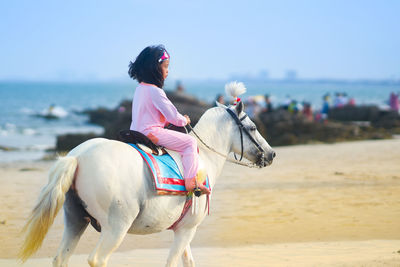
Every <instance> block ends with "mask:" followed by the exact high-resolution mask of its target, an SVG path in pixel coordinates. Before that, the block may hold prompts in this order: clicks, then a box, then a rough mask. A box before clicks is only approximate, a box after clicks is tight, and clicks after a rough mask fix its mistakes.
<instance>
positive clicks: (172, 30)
mask: <svg viewBox="0 0 400 267" xmlns="http://www.w3.org/2000/svg"><path fill="white" fill-rule="evenodd" d="M399 14H400V1H396V0H392V1H391V0H383V1H377V0H376V1H368V0H366V1H355V0H354V1H351V0H348V1H342V0H337V1H333V0H325V1H323V0H319V1H317V0H315V1H311V0H309V1H307V0H302V1H295V0H293V1H252V0H247V1H217V0H210V1H209V0H205V1H200V0H198V1H194V0H186V1H145V0H143V1H122V0H121V1H95V0H85V1H78V0H69V1H50V0H47V1H42V0H35V1H30V0H22V1H1V3H0V22H1V23H0V36H1V42H0V46H1V49H0V59H1V64H0V80H49V81H54V80H60V81H64V80H65V81H74V80H77V81H78V80H84V81H97V80H121V79H122V80H125V79H128V76H127V66H128V63H129V61H130V60H133V59H134V58H135V57H136V56H137V54H138V53H139V52H140V51H141V50H142V49H143V48H144V47H145V46H147V45H151V44H160V43H161V44H164V45H165V46H166V47H167V49H168V51H169V52H170V54H171V56H172V61H171V69H170V77H171V78H172V79H207V78H214V79H227V78H229V77H230V76H231V75H232V74H236V75H257V74H258V73H259V72H260V71H263V70H265V71H268V73H269V76H270V77H271V78H282V77H284V75H285V73H286V72H287V71H288V70H296V71H297V73H298V77H299V78H312V79H314V78H334V79H335V78H337V79H400V51H399V50H400V27H399V25H400V18H399Z"/></svg>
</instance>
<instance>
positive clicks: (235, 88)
mask: <svg viewBox="0 0 400 267" xmlns="http://www.w3.org/2000/svg"><path fill="white" fill-rule="evenodd" d="M225 93H226V94H227V95H228V96H231V97H233V98H234V99H236V97H238V96H240V95H242V94H244V93H246V87H245V86H244V84H243V83H242V82H236V81H234V82H230V83H227V84H226V85H225Z"/></svg>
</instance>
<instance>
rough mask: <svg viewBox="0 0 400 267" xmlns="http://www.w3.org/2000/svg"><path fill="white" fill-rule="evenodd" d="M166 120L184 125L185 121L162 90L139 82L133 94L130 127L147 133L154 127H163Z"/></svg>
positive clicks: (177, 124)
mask: <svg viewBox="0 0 400 267" xmlns="http://www.w3.org/2000/svg"><path fill="white" fill-rule="evenodd" d="M167 122H169V123H172V124H174V125H176V126H185V125H186V123H187V121H186V118H185V117H184V116H183V115H182V114H180V113H179V112H178V111H177V109H176V107H175V106H174V105H173V104H172V103H171V101H170V100H169V99H168V98H167V96H166V94H165V92H164V90H162V89H160V88H158V87H157V86H155V85H152V84H147V83H140V84H139V86H138V87H137V88H136V91H135V95H134V96H133V101H132V123H131V127H130V129H131V130H134V131H138V132H141V133H144V134H148V133H149V132H150V131H151V130H154V129H155V128H164V126H165V124H166V123H167Z"/></svg>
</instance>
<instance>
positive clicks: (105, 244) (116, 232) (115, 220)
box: [88, 205, 139, 267]
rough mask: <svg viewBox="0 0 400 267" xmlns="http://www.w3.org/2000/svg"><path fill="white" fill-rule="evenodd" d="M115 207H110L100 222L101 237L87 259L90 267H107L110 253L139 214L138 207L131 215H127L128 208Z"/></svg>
mask: <svg viewBox="0 0 400 267" xmlns="http://www.w3.org/2000/svg"><path fill="white" fill-rule="evenodd" d="M117 206H118V205H111V207H110V209H109V213H108V214H107V215H105V216H104V218H103V220H100V225H101V236H100V239H99V241H98V242H97V245H96V248H95V249H94V250H93V252H92V253H91V254H90V256H89V259H88V262H89V265H90V266H92V267H105V266H107V262H108V259H109V258H110V256H111V253H112V252H113V251H114V250H115V249H117V248H118V247H119V245H120V244H121V242H122V240H123V239H124V237H125V235H126V234H127V232H128V230H129V228H130V227H131V225H132V222H133V220H134V218H135V217H136V216H137V214H138V213H139V207H137V209H136V212H133V214H130V213H129V214H128V213H127V211H128V210H129V208H128V207H125V208H122V207H117ZM132 208H133V207H132ZM132 210H134V209H132Z"/></svg>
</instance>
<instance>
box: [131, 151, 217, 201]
mask: <svg viewBox="0 0 400 267" xmlns="http://www.w3.org/2000/svg"><path fill="white" fill-rule="evenodd" d="M129 145H131V146H132V147H134V148H135V149H136V150H137V151H138V152H139V153H140V155H141V156H142V158H143V160H144V161H145V162H146V164H147V166H148V167H149V169H150V170H151V173H152V174H153V181H154V187H155V189H156V191H157V194H159V195H166V194H168V195H186V194H187V191H186V188H185V181H184V179H183V176H182V174H181V172H180V170H179V167H178V165H177V164H176V162H175V161H174V159H173V158H172V157H171V156H170V155H169V154H164V155H161V156H157V155H154V154H151V153H147V152H145V151H143V150H142V149H140V148H139V147H138V146H137V145H135V144H129ZM204 185H205V186H206V187H207V188H208V189H210V183H209V181H208V176H207V178H206V181H205V182H204Z"/></svg>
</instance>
